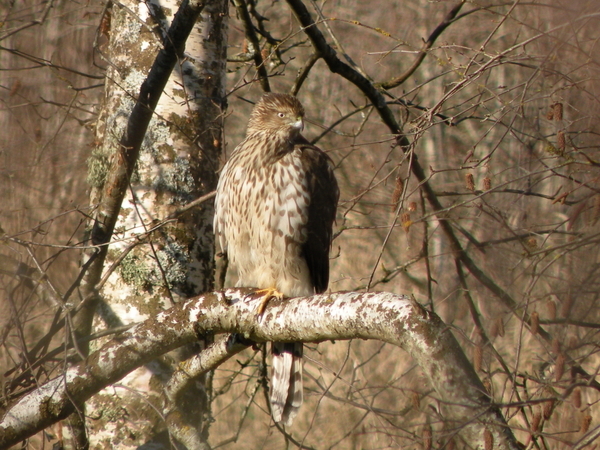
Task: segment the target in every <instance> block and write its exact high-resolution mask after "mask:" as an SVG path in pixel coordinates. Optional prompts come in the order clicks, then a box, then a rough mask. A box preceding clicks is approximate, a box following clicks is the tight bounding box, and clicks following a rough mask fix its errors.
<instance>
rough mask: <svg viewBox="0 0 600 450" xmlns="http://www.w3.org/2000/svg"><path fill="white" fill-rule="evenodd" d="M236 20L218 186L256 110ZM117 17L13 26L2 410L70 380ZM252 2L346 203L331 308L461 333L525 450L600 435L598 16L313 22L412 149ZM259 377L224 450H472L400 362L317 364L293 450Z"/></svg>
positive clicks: (430, 8)
mask: <svg viewBox="0 0 600 450" xmlns="http://www.w3.org/2000/svg"><path fill="white" fill-rule="evenodd" d="M115 3H116V2H113V3H112V4H115ZM239 3H240V2H238V1H235V2H234V3H232V4H231V5H230V8H229V14H230V17H229V30H228V48H227V58H228V62H227V80H226V94H227V98H226V101H227V109H226V111H224V115H223V119H224V122H223V126H224V133H223V135H224V140H223V152H222V157H221V161H220V163H221V164H222V163H223V162H224V161H226V160H227V157H228V156H229V155H230V154H231V151H232V150H233V149H234V147H235V146H236V145H237V144H238V143H239V142H240V141H241V140H242V139H243V136H244V133H245V126H246V122H247V119H248V117H249V113H250V110H251V108H252V103H251V102H254V101H256V100H257V99H258V98H259V97H260V95H261V92H262V88H261V83H260V82H259V81H258V74H257V71H256V67H255V61H254V59H253V58H252V55H251V53H252V52H251V50H252V49H251V48H250V50H249V43H248V41H247V39H246V37H245V32H244V24H243V22H242V19H241V18H240V15H239V9H237V7H236V6H235V5H239ZM241 3H242V4H244V2H241ZM112 4H111V3H110V2H109V4H108V5H107V4H106V3H104V2H101V1H98V0H89V1H76V0H48V1H41V0H10V1H9V0H5V1H3V2H2V4H0V199H1V200H0V233H1V235H0V239H1V240H0V242H1V244H2V245H1V247H0V295H1V298H0V382H1V383H2V391H1V393H0V405H1V406H5V405H6V402H8V401H10V400H11V399H13V398H15V397H16V396H18V394H19V392H25V391H26V390H27V389H29V388H30V387H31V386H32V385H35V384H36V383H40V382H43V381H44V380H47V379H48V378H52V377H54V376H56V375H57V374H58V373H59V371H60V370H62V367H63V365H64V359H65V354H64V353H61V352H56V353H52V349H53V348H54V347H56V346H58V345H60V344H61V343H62V342H63V341H64V340H65V339H68V336H69V332H68V331H63V332H61V333H57V334H55V335H53V338H52V339H51V340H50V341H48V342H47V343H46V344H47V346H46V347H45V348H44V351H40V349H39V348H38V347H36V345H37V344H38V342H39V341H40V339H42V338H43V337H44V336H45V335H46V334H47V333H48V331H49V327H50V324H51V323H52V321H53V318H54V317H55V315H56V314H57V310H58V309H57V308H58V307H57V305H56V302H54V301H52V300H51V298H53V297H54V296H56V295H58V296H62V295H64V294H65V293H66V292H68V291H69V290H72V286H73V284H74V283H76V280H77V279H78V276H79V274H80V270H81V267H80V266H81V261H82V249H81V243H82V242H83V239H84V236H83V235H84V228H85V226H86V222H87V221H88V218H89V216H90V215H91V211H92V210H93V205H91V203H90V187H89V185H88V182H87V178H88V161H89V159H90V157H91V156H92V153H93V151H94V149H95V148H96V147H97V146H98V145H99V143H98V142H97V135H96V134H95V127H96V121H97V119H98V116H99V114H100V110H101V108H102V106H103V96H104V79H105V73H106V70H107V67H108V66H109V65H110V61H107V60H106V59H105V58H102V57H101V53H102V52H101V50H102V48H103V46H106V45H107V44H106V42H107V40H108V36H109V34H110V26H109V25H107V23H106V22H107V20H108V19H107V18H108V17H109V12H108V10H107V8H109V9H110V8H111V6H112ZM245 4H246V5H247V6H248V8H247V9H248V10H249V11H250V14H251V17H252V20H253V23H254V24H255V26H256V29H257V30H259V32H258V33H257V36H258V37H259V44H260V47H261V55H262V57H263V59H264V61H265V64H264V68H265V69H266V70H267V72H268V74H269V76H270V78H269V82H270V85H271V89H272V90H273V91H276V92H289V91H290V89H291V88H292V86H293V85H294V83H295V82H296V81H297V77H298V74H299V73H301V72H302V71H303V70H305V69H306V67H310V70H309V71H307V73H308V76H307V77H306V79H305V80H304V81H303V84H302V86H301V88H300V90H299V92H298V94H297V95H298V97H299V99H300V100H301V102H302V103H303V104H304V107H305V109H306V111H307V113H306V115H307V127H306V129H305V132H304V134H305V136H306V137H307V138H308V139H309V140H312V141H313V142H314V143H315V144H316V145H318V146H319V147H321V148H322V149H323V150H325V151H327V152H328V154H329V155H330V156H331V158H332V159H333V160H334V162H335V164H336V175H337V178H338V181H339V183H340V186H341V199H340V206H339V210H338V218H337V223H336V225H335V231H336V238H335V240H334V243H333V248H332V253H331V267H332V275H331V281H330V289H331V290H332V291H338V290H384V291H392V292H395V293H399V294H410V295H413V296H414V297H415V298H416V299H417V300H418V301H419V302H420V303H422V304H424V305H426V307H427V308H430V309H431V310H433V311H435V312H436V313H437V314H439V315H440V316H441V318H442V319H443V320H444V321H445V322H446V324H447V325H448V326H449V327H451V328H452V330H453V333H454V334H455V336H456V337H457V339H458V340H459V341H460V343H461V345H462V346H463V349H464V350H465V353H466V354H467V355H468V356H469V357H470V358H471V361H472V363H473V365H474V367H475V369H476V370H477V371H478V374H479V376H480V377H481V379H482V380H483V382H484V384H485V385H486V387H487V388H488V389H489V392H490V393H491V394H492V396H493V398H494V400H495V401H496V402H497V403H498V404H500V405H501V407H502V411H503V413H504V415H505V417H506V419H507V421H508V422H509V424H510V426H511V428H512V430H513V432H514V433H515V434H516V436H517V438H518V439H519V441H520V442H522V443H523V444H524V445H525V446H526V447H527V448H534V449H571V448H575V446H576V445H577V443H578V442H579V440H580V439H581V438H582V436H584V435H585V434H586V433H587V432H588V431H589V430H592V429H594V428H595V427H596V426H599V425H600V410H599V407H598V400H599V399H600V385H599V384H598V382H597V381H596V379H595V377H596V374H597V373H598V371H599V370H600V359H599V358H598V356H597V354H598V330H599V329H600V309H599V307H598V297H599V293H600V254H599V252H598V250H597V249H598V243H599V241H600V223H599V219H600V147H599V145H600V136H599V132H600V5H599V4H598V2H597V1H595V0H589V1H584V0H571V1H563V0H545V1H537V0H533V1H529V2H524V1H519V0H515V1H510V2H503V1H499V0H481V1H466V2H459V1H458V2H457V1H428V2H425V1H417V0H411V1H402V2H400V1H396V2H383V1H378V2H361V1H358V0H331V1H311V0H306V1H305V6H306V7H307V8H308V10H309V11H310V13H311V15H312V17H313V19H314V20H315V22H317V24H318V27H319V29H320V30H321V32H322V33H323V34H324V36H325V37H326V40H327V42H328V43H329V44H330V45H332V46H333V48H335V50H336V51H337V52H338V57H339V58H340V59H342V60H343V61H345V62H346V63H347V64H348V65H350V66H351V67H353V68H354V69H355V70H356V71H357V72H359V73H362V74H363V75H364V76H365V77H366V78H367V79H368V80H370V81H371V82H372V84H373V85H374V86H376V87H377V89H379V90H380V92H382V93H383V94H384V97H385V99H386V101H387V102H388V107H389V108H390V110H391V111H393V114H394V116H395V118H396V120H397V121H398V122H399V123H400V124H401V125H402V127H403V130H404V133H405V134H406V137H407V139H408V144H409V145H408V146H405V147H402V146H401V145H398V142H397V140H396V137H395V136H394V135H393V133H392V132H391V130H390V129H389V128H388V127H387V126H386V125H385V124H384V123H383V122H382V120H381V118H380V116H379V115H378V114H377V112H376V110H375V108H374V107H373V105H372V103H371V102H370V101H369V99H368V98H367V97H366V96H365V94H364V93H363V92H361V90H360V89H358V88H357V87H356V86H355V85H353V84H351V83H350V82H349V81H347V80H345V79H343V78H342V77H340V76H339V75H338V74H336V73H332V71H331V70H330V69H329V68H328V66H327V65H326V64H325V63H324V61H323V60H322V59H319V60H316V61H315V63H314V66H312V65H310V64H308V65H307V62H309V61H311V58H312V55H313V53H314V52H313V49H312V46H311V43H310V41H309V40H308V39H307V37H306V35H305V34H304V33H303V32H302V30H301V29H300V27H299V24H298V22H297V20H296V19H295V18H294V16H293V15H292V13H291V12H290V8H289V5H288V3H286V2H271V1H256V2H253V1H248V2H247V3H245ZM448 14H453V15H452V16H451V17H449V16H448ZM440 26H441V27H442V28H441V29H440V28H438V27H440ZM437 31H441V34H436V33H437ZM250 47H251V45H250ZM413 159H415V160H417V161H418V164H420V166H421V167H422V168H423V171H424V174H425V179H424V180H419V179H418V177H416V176H415V173H414V171H412V170H411V167H412V161H413ZM425 184H427V186H429V187H430V189H431V192H430V194H434V196H435V198H436V199H437V201H438V202H439V205H441V208H442V209H439V210H436V207H435V206H434V205H433V204H432V202H431V197H430V196H428V194H427V193H425V192H424V189H423V187H424V186H425ZM90 205H91V206H90ZM456 245H459V246H460V247H457V246H456ZM42 274H43V275H44V276H43V277H42V276H41V275H42ZM229 278H231V279H232V280H230V281H228V282H231V281H234V278H233V277H229ZM49 290H52V292H49ZM33 348H36V349H37V350H36V353H35V355H36V357H38V358H42V356H43V357H44V361H43V362H41V363H39V364H37V365H36V364H35V361H31V360H29V357H30V356H31V355H32V353H31V350H32V349H33ZM44 355H45V356H44ZM263 364H264V362H263V359H262V356H261V354H260V353H257V352H256V351H255V350H252V349H249V350H247V351H246V352H244V353H242V354H241V355H239V356H238V357H237V358H234V360H233V361H230V362H228V363H226V364H224V365H223V366H222V367H221V368H219V369H218V370H217V371H216V372H215V374H214V377H213V382H212V383H213V384H212V389H213V390H214V394H213V396H212V417H213V418H214V423H212V425H211V426H210V430H209V442H210V443H211V444H212V445H213V446H219V444H222V447H220V448H283V446H284V445H288V446H289V447H288V448H295V447H296V446H303V447H302V448H329V449H334V448H335V449H381V448H410V449H421V448H425V449H429V448H464V447H465V446H466V444H465V443H463V442H461V441H460V438H459V437H457V436H456V430H455V429H454V428H453V427H452V426H449V425H448V424H447V423H445V421H444V420H443V417H442V416H441V415H440V413H439V408H438V406H439V405H438V402H437V400H436V398H435V395H434V393H433V392H432V390H431V388H430V387H428V386H427V383H426V382H425V381H424V380H423V378H422V376H421V375H420V373H419V369H418V367H417V366H416V365H415V363H414V362H413V361H411V360H410V359H409V358H408V356H406V355H405V354H403V353H402V352H400V351H399V350H398V349H397V348H395V347H393V346H390V345H386V344H382V343H380V342H371V341H349V342H336V343H329V342H328V343H322V344H318V345H316V344H310V345H308V350H307V351H306V363H305V401H306V405H305V406H304V407H303V408H302V410H301V411H300V415H299V416H298V418H297V419H296V422H295V424H294V426H293V428H292V429H291V430H288V431H289V432H290V433H291V434H292V435H293V437H294V439H295V441H291V440H288V438H286V437H285V436H284V435H282V434H281V433H280V432H279V431H278V430H277V428H274V427H273V426H272V423H270V421H271V419H270V416H269V414H268V410H267V408H266V403H265V396H264V395H263V394H262V393H261V392H262V389H263V388H262V384H261V383H262V378H261V377H262V374H263ZM31 367H33V369H31V371H30V372H28V373H29V378H27V379H26V380H25V379H24V378H19V376H20V375H21V374H22V373H23V372H27V371H28V370H29V369H28V368H31ZM15 380H18V382H15ZM123 408H127V405H123ZM58 427H59V425H56V427H54V428H53V429H52V430H48V432H47V434H46V436H47V437H48V439H50V440H52V439H55V438H56V436H57V435H58V434H59V431H57V430H58ZM286 442H287V444H286ZM29 445H30V447H29V448H49V446H51V445H52V444H51V443H48V442H45V443H44V439H43V438H42V436H41V435H40V436H39V437H38V439H37V440H36V439H32V440H31V441H30V444H29ZM596 445H600V441H599V442H598V444H592V445H591V446H590V447H589V448H595V446H596Z"/></svg>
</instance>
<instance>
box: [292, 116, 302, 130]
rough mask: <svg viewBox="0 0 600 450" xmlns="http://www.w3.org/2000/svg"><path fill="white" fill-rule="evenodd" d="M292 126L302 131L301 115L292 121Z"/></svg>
mask: <svg viewBox="0 0 600 450" xmlns="http://www.w3.org/2000/svg"><path fill="white" fill-rule="evenodd" d="M292 127H294V128H296V129H298V130H300V131H303V130H304V120H302V117H298V119H297V120H296V122H294V123H292Z"/></svg>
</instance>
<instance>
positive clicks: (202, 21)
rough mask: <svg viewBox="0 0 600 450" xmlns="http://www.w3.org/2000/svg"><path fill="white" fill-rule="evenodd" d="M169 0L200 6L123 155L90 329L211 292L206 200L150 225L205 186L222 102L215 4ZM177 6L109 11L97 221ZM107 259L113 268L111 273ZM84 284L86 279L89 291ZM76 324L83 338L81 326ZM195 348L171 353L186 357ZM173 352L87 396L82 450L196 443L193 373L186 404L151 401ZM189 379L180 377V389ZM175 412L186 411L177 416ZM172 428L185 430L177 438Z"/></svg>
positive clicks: (93, 165) (134, 5)
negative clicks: (121, 188)
mask: <svg viewBox="0 0 600 450" xmlns="http://www.w3.org/2000/svg"><path fill="white" fill-rule="evenodd" d="M181 5H182V6H181V8H184V7H185V6H186V5H187V6H190V5H191V6H194V7H196V8H202V6H204V8H203V10H202V13H201V15H200V17H199V19H198V21H197V23H196V26H195V27H194V30H193V31H192V32H191V34H190V37H189V39H188V40H187V42H186V43H185V49H186V50H185V58H184V59H179V60H178V62H177V63H176V65H175V69H174V70H173V72H172V74H171V77H170V78H169V81H168V82H167V84H166V86H165V88H164V92H163V94H162V96H161V97H160V100H159V102H158V104H157V105H156V109H155V111H154V114H153V116H152V119H151V121H150V124H149V126H148V129H147V131H146V134H145V137H144V140H143V143H142V145H141V148H140V150H139V156H138V158H137V162H135V161H134V162H135V167H134V170H133V173H132V174H131V178H130V183H129V186H127V187H125V189H127V192H126V193H125V197H124V199H123V201H122V204H121V208H120V212H119V213H118V219H117V221H116V223H115V225H114V232H113V233H112V241H111V243H110V246H109V249H108V252H107V253H106V256H105V258H104V264H103V265H102V266H103V267H102V269H103V272H102V276H103V277H105V278H106V279H107V281H106V282H105V283H104V284H103V286H102V289H101V291H100V292H99V296H98V298H97V301H96V302H90V304H91V305H92V306H93V307H89V308H88V309H89V311H88V313H87V314H83V315H82V318H80V319H79V322H80V323H83V322H85V321H86V320H88V321H89V319H90V317H91V314H92V313H96V316H95V317H96V319H95V322H94V325H93V328H94V329H96V330H102V329H105V328H107V327H108V328H113V327H117V326H121V325H126V324H129V323H132V322H139V321H142V320H145V319H147V318H148V317H152V316H154V315H156V314H158V313H159V312H160V311H162V310H163V309H165V308H168V307H171V306H172V305H173V304H175V303H178V302H179V301H181V300H183V299H185V298H188V297H190V296H192V295H198V294H200V293H202V292H206V291H209V290H211V289H212V288H213V272H214V267H213V264H214V263H213V261H214V236H213V234H212V216H213V210H212V209H213V208H212V203H210V204H209V203H207V204H202V205H200V206H199V207H197V208H195V209H193V210H192V211H190V212H187V213H185V214H184V215H182V216H180V217H179V218H178V220H177V221H170V222H168V223H167V224H165V225H163V226H161V227H158V228H157V229H155V230H151V229H152V227H153V226H155V224H156V223H157V222H158V221H159V220H161V219H164V218H166V217H167V216H169V214H171V213H172V212H173V211H174V210H176V209H177V208H178V207H179V206H181V205H183V204H187V203H189V202H190V201H192V200H194V199H195V198H197V197H199V196H201V195H203V194H206V193H208V192H211V191H212V190H214V189H215V187H216V181H217V169H218V165H219V164H218V157H219V154H220V151H221V142H222V139H221V133H222V122H221V118H222V114H223V112H224V109H225V90H224V87H225V80H224V75H225V64H226V43H227V7H228V6H227V1H226V0H215V1H211V2H208V3H206V4H205V5H198V4H197V2H196V4H194V2H184V3H183V4H181ZM178 8H180V6H179V3H178V2H174V1H167V2H160V4H159V2H143V3H139V2H134V1H124V2H120V3H118V4H113V6H112V8H111V10H110V17H111V29H110V41H109V44H108V48H107V49H106V52H105V54H104V57H105V59H106V61H107V63H108V70H107V78H106V91H105V104H104V109H103V111H102V113H101V114H100V118H99V120H98V124H97V142H99V144H100V145H99V146H98V148H97V149H95V150H94V152H93V155H92V158H90V163H89V176H88V178H89V181H90V183H91V185H92V187H93V188H92V194H91V202H92V205H98V206H99V207H98V214H99V217H100V219H97V222H96V223H97V224H98V223H99V221H101V220H103V219H104V215H106V213H105V212H104V211H103V205H104V204H105V202H106V201H107V196H109V195H112V194H111V193H110V190H111V186H107V185H108V184H109V182H108V181H107V180H110V179H111V178H110V177H111V176H113V174H112V173H111V171H114V170H117V168H118V166H119V161H117V160H118V159H119V157H120V156H119V155H120V152H121V150H122V148H121V147H122V145H123V143H122V142H123V141H122V139H121V138H122V136H124V135H125V134H126V133H127V132H131V130H129V128H131V123H128V121H129V117H130V114H131V113H132V110H133V108H134V105H136V102H138V106H139V103H140V100H142V99H141V98H140V99H138V93H140V92H141V91H140V86H142V84H143V83H144V86H145V87H146V88H148V86H146V84H145V81H144V80H146V77H147V76H148V72H149V70H150V67H152V65H153V62H154V60H155V57H156V55H157V53H158V52H159V51H160V50H161V49H162V48H163V47H164V48H165V49H166V50H167V51H171V50H170V49H171V46H170V45H169V44H170V41H169V40H170V39H173V38H172V37H170V36H168V35H167V32H168V30H169V27H170V26H171V22H172V20H173V15H174V14H175V12H177V11H178ZM180 10H181V11H182V13H184V10H183V9H180ZM173 45H174V47H177V46H179V45H183V43H173ZM144 86H143V87H142V91H143V89H144ZM150 89H151V87H150ZM140 95H142V94H140ZM142 107H143V105H142ZM103 202H104V203H103ZM108 232H110V230H109V231H108ZM92 234H93V232H92ZM94 243H98V242H94ZM96 262H97V261H96ZM115 263H118V264H115ZM113 264H114V266H115V267H116V266H117V265H118V268H117V269H116V270H113V271H112V272H111V270H112V269H111V267H112V266H113ZM93 272H94V271H93V270H92V271H90V273H92V277H91V278H93ZM95 282H96V280H93V279H92V280H91V281H90V280H88V285H91V287H90V286H88V288H89V289H90V290H93V286H94V285H95ZM100 299H101V300H100ZM90 323H91V322H90ZM78 329H79V330H80V334H82V332H81V330H83V334H85V329H86V327H85V325H83V326H80V327H79V328H78ZM95 345H96V346H98V345H101V343H100V342H99V343H97V344H95ZM196 347H198V346H197V345H196ZM94 348H96V347H94ZM94 348H92V349H91V350H94ZM198 349H199V348H194V347H188V348H186V350H183V351H184V352H186V353H188V354H189V353H190V352H194V351H198ZM180 352H181V351H180ZM180 357H181V355H172V356H170V357H168V358H164V359H162V360H160V361H159V360H157V361H154V362H151V363H149V364H147V365H146V366H144V367H141V368H139V369H138V370H136V371H134V372H132V373H130V374H129V375H128V376H127V377H126V378H125V379H124V380H122V381H121V382H120V383H119V385H118V386H110V387H109V388H107V389H105V390H104V391H102V392H100V393H99V394H98V395H96V396H95V397H93V398H92V399H91V400H90V402H88V403H87V406H86V408H87V410H86V414H85V415H86V417H87V420H86V427H87V430H88V434H89V442H90V446H91V448H120V449H125V448H136V447H138V446H140V445H142V444H145V443H146V444H147V443H157V444H160V445H164V446H165V448H168V447H169V446H170V443H173V442H174V441H178V442H179V443H183V444H184V445H185V446H186V447H187V448H203V447H204V444H203V442H204V441H205V439H206V435H207V431H208V430H207V428H206V427H205V426H204V424H205V421H204V419H205V418H206V417H207V415H209V414H210V411H209V404H210V383H209V380H207V379H205V378H203V379H202V380H200V381H201V386H202V387H200V388H199V389H196V390H195V392H192V393H189V395H188V396H187V398H193V399H194V401H192V402H189V403H187V404H186V403H181V404H171V403H170V402H169V401H168V400H166V399H165V398H164V396H163V392H162V391H163V389H162V385H163V383H164V382H165V381H166V380H168V379H169V377H170V375H171V373H172V371H173V364H174V363H176V362H177V360H178V359H180ZM195 386H196V385H194V384H193V383H192V384H191V387H190V389H193V388H194V387H195ZM181 398H186V396H182V397H181ZM190 408H191V409H190ZM184 410H185V414H182V413H183V412H184ZM81 415H82V414H81V412H80V416H81ZM184 417H186V418H188V421H187V422H185V423H183V422H182V420H183V418H184ZM183 429H185V430H188V431H189V430H192V433H187V435H186V436H182V435H181V430H183Z"/></svg>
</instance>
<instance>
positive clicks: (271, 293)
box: [254, 288, 284, 317]
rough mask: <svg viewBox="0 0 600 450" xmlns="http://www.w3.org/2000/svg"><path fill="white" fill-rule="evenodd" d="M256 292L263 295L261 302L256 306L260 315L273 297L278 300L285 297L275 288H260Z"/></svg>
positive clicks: (257, 313)
mask: <svg viewBox="0 0 600 450" xmlns="http://www.w3.org/2000/svg"><path fill="white" fill-rule="evenodd" d="M254 293H255V294H258V295H262V298H261V299H260V303H259V304H258V306H257V308H256V315H257V316H259V317H260V316H262V315H263V313H264V312H265V309H267V305H268V304H269V302H270V301H271V299H274V298H275V299H277V300H282V299H283V297H284V295H283V294H282V293H281V292H279V291H278V290H277V289H275V288H267V289H258V290H257V291H254Z"/></svg>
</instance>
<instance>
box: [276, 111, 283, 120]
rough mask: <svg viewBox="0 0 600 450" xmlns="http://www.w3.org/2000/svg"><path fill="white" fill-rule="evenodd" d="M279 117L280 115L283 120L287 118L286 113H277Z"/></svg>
mask: <svg viewBox="0 0 600 450" xmlns="http://www.w3.org/2000/svg"><path fill="white" fill-rule="evenodd" d="M277 115H278V116H279V117H281V118H282V119H283V118H284V117H285V113H282V112H280V113H277Z"/></svg>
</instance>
